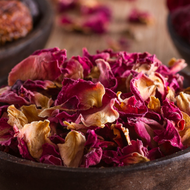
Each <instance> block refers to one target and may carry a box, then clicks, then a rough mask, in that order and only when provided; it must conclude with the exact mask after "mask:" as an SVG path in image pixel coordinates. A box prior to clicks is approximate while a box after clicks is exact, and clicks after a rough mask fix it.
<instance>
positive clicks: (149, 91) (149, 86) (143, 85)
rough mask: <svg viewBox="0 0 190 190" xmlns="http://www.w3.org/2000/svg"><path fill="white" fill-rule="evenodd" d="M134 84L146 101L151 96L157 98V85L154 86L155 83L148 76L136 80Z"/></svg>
mask: <svg viewBox="0 0 190 190" xmlns="http://www.w3.org/2000/svg"><path fill="white" fill-rule="evenodd" d="M134 84H135V86H136V87H137V89H138V91H139V93H140V95H141V97H142V99H143V100H144V101H146V100H147V99H148V98H149V97H150V96H155V94H156V85H155V84H154V81H153V80H151V79H150V78H148V77H147V76H145V75H142V77H141V78H139V79H138V80H135V82H134Z"/></svg>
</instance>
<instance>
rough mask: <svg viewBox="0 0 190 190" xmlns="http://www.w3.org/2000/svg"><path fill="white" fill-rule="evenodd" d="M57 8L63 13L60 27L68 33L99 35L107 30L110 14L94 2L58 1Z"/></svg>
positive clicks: (83, 0)
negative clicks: (77, 32)
mask: <svg viewBox="0 0 190 190" xmlns="http://www.w3.org/2000/svg"><path fill="white" fill-rule="evenodd" d="M57 7H58V9H59V12H61V13H63V15H62V16H61V19H60V20H61V25H63V26H64V28H65V29H67V30H69V31H79V32H84V33H99V34H101V33H104V32H106V31H107V30H108V25H109V22H110V20H111V17H112V12H111V10H110V8H109V7H108V6H106V5H104V4H101V3H99V2H98V1H96V0H88V1H86V0H72V1H65V0H59V1H58V3H57ZM73 11H75V14H74V12H73ZM76 13H77V14H76ZM73 15H74V16H73Z"/></svg>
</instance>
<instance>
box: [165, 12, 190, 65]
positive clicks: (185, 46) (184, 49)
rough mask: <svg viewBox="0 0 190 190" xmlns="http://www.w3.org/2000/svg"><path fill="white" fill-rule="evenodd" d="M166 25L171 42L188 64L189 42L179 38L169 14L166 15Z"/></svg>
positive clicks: (189, 55) (189, 54) (189, 58)
mask: <svg viewBox="0 0 190 190" xmlns="http://www.w3.org/2000/svg"><path fill="white" fill-rule="evenodd" d="M167 27H168V31H169V34H170V37H171V39H172V42H173V44H174V45H175V47H176V49H177V50H178V52H179V53H180V55H181V56H182V57H183V58H184V59H185V60H186V63H188V64H189V65H190V43H188V42H187V41H185V40H184V39H183V38H181V37H180V36H179V35H178V34H177V33H176V32H175V30H174V28H173V26H172V22H171V16H170V15H168V18H167Z"/></svg>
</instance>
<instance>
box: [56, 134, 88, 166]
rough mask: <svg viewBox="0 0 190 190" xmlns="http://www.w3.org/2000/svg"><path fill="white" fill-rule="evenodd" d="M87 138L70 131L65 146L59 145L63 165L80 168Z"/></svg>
mask: <svg viewBox="0 0 190 190" xmlns="http://www.w3.org/2000/svg"><path fill="white" fill-rule="evenodd" d="M85 143H86V138H85V136H84V135H82V134H81V133H79V132H77V131H70V132H69V133H68V134H67V136H66V138H65V143H64V144H58V148H59V152H60V155H61V158H62V160H63V163H64V165H65V166H67V167H74V168H76V167H78V166H79V165H80V163H81V161H82V156H83V152H84V146H85Z"/></svg>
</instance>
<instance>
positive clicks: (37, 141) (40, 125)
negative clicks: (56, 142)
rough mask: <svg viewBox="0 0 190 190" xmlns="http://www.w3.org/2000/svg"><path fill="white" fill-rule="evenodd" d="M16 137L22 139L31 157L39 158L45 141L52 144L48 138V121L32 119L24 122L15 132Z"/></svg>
mask: <svg viewBox="0 0 190 190" xmlns="http://www.w3.org/2000/svg"><path fill="white" fill-rule="evenodd" d="M15 135H16V137H17V138H19V139H23V140H24V141H25V142H26V144H27V147H28V151H29V153H30V155H31V156H32V157H33V158H36V159H38V158H40V156H41V154H42V152H43V149H42V145H43V144H45V143H49V144H53V143H51V141H50V140H49V139H48V137H49V135H50V127H49V121H48V120H45V121H39V122H37V121H34V122H32V123H29V124H25V125H24V127H23V128H22V129H20V130H18V133H16V134H15Z"/></svg>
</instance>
